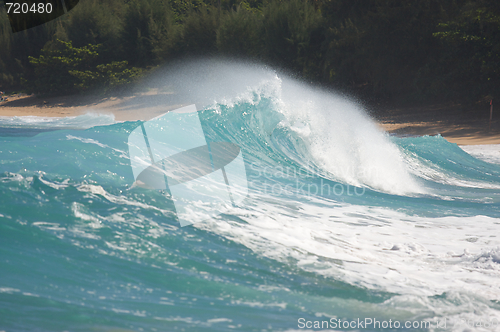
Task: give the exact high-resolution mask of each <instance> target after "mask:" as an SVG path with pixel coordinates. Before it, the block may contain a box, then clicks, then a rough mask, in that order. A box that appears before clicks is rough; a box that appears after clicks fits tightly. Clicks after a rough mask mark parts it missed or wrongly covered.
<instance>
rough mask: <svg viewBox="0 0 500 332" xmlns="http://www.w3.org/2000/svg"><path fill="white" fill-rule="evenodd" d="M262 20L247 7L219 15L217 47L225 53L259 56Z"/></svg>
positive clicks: (260, 51)
mask: <svg viewBox="0 0 500 332" xmlns="http://www.w3.org/2000/svg"><path fill="white" fill-rule="evenodd" d="M262 30H263V25H262V20H259V17H258V15H257V14H254V12H252V11H251V9H249V8H248V7H244V6H241V7H238V8H237V10H235V11H229V12H227V13H225V14H224V15H222V16H221V20H220V25H219V28H218V29H217V49H218V50H219V51H220V52H221V53H223V54H227V55H232V56H243V57H259V56H261V53H262V49H263V47H262V38H261V35H262Z"/></svg>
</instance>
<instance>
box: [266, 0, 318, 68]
mask: <svg viewBox="0 0 500 332" xmlns="http://www.w3.org/2000/svg"><path fill="white" fill-rule="evenodd" d="M322 21H323V20H322V16H321V13H320V12H319V11H318V10H316V9H315V8H314V6H313V5H312V4H311V3H310V2H308V1H303V0H289V1H274V2H271V3H269V4H268V5H267V6H265V7H264V8H263V26H264V31H263V44H264V45H263V46H264V54H265V57H266V58H267V59H268V60H270V61H271V62H273V63H274V64H276V65H280V66H283V67H286V68H289V69H292V70H293V71H296V72H299V73H303V74H307V73H308V72H309V71H310V70H311V69H310V68H309V67H311V66H314V64H315V63H316V62H317V59H316V58H317V57H318V56H320V54H319V52H320V49H319V48H320V46H321V45H320V43H321V41H322V33H323V31H322ZM306 76H309V75H306Z"/></svg>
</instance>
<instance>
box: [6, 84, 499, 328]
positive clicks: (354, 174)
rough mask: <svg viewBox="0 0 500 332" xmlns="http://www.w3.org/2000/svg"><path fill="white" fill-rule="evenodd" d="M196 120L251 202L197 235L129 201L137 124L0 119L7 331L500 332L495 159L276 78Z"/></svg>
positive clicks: (146, 201) (150, 201) (99, 119)
mask: <svg viewBox="0 0 500 332" xmlns="http://www.w3.org/2000/svg"><path fill="white" fill-rule="evenodd" d="M231 93H233V92H231ZM197 107H198V109H200V110H201V111H200V113H199V114H200V119H201V122H202V127H203V130H204V132H205V134H206V136H207V138H208V139H213V140H214V141H217V140H221V141H228V142H232V143H234V144H237V145H239V146H240V147H241V150H242V153H243V157H244V160H245V163H246V175H247V179H248V187H249V190H248V196H247V198H246V199H245V200H244V201H243V202H242V203H241V204H238V206H237V207H235V208H233V209H232V210H230V211H228V212H226V213H223V214H221V215H219V216H217V217H215V218H212V219H210V220H207V221H204V222H200V223H197V224H194V225H192V226H186V227H180V225H179V221H178V220H177V218H176V214H175V209H174V206H173V203H172V200H171V197H170V196H169V195H168V193H166V192H163V191H159V190H156V191H155V190H148V189H143V188H140V187H137V186H134V185H133V183H134V177H133V174H132V169H131V164H130V159H129V150H128V146H127V142H128V135H129V134H130V133H131V132H132V131H133V130H134V129H135V128H137V127H138V126H140V124H141V123H142V121H133V122H116V121H114V119H113V117H111V116H102V115H98V114H88V115H84V116H80V117H75V118H66V119H48V118H37V117H23V118H1V119H0V127H1V128H2V129H0V197H1V199H0V331H6V332H7V331H8V332H11V331H115V332H117V331H320V330H325V331H326V330H359V331H380V330H384V331H399V330H412V331H500V152H499V151H500V146H499V145H493V146H488V147H486V146H470V147H465V148H464V149H462V148H460V147H459V146H457V145H456V144H452V143H448V142H447V141H446V140H445V139H444V138H442V137H441V136H439V135H438V136H432V137H429V136H424V137H404V138H401V137H395V136H389V135H388V134H386V133H384V132H383V131H381V130H380V129H379V127H378V126H377V125H376V124H375V122H374V121H373V120H372V119H370V117H369V116H368V115H367V113H366V112H365V111H364V110H363V108H362V107H361V106H360V105H359V104H357V103H356V102H354V101H352V100H349V99H347V98H345V97H342V96H339V95H336V94H333V93H330V92H326V91H319V90H316V89H315V88H311V87H308V86H306V85H303V84H300V83H296V82H294V81H293V80H291V79H288V78H286V77H283V76H279V75H275V74H273V75H267V74H266V75H263V76H261V78H259V79H257V80H256V81H255V82H253V83H252V84H251V85H246V88H245V89H244V91H242V92H234V95H232V96H226V97H224V98H221V99H220V100H214V101H213V102H210V103H208V102H207V103H205V104H202V105H200V104H197ZM181 127H182V126H180V128H168V130H181V129H182V128H181ZM377 322H378V325H377ZM396 322H397V323H396ZM359 323H361V326H360V325H359ZM368 323H370V324H368ZM408 323H409V324H410V325H408ZM405 324H406V325H405Z"/></svg>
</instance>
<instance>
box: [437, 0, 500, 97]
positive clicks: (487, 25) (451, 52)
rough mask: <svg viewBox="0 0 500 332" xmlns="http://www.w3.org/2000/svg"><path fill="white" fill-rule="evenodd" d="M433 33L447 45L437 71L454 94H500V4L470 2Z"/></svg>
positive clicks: (492, 95) (472, 95)
mask: <svg viewBox="0 0 500 332" xmlns="http://www.w3.org/2000/svg"><path fill="white" fill-rule="evenodd" d="M439 29H440V31H438V32H435V33H434V34H433V35H434V36H435V37H436V38H438V39H440V40H441V41H442V42H443V44H444V50H443V53H442V58H441V61H440V62H441V63H442V67H441V70H439V71H438V72H437V73H438V74H439V76H438V77H439V79H440V80H442V81H444V82H446V84H447V85H448V87H449V88H450V89H449V91H450V92H449V94H450V95H451V97H458V96H460V95H461V96H466V98H467V99H468V101H470V102H473V101H476V100H477V99H479V98H480V97H481V96H484V95H488V96H490V97H500V5H498V3H492V2H489V1H469V2H467V3H466V4H465V5H464V6H463V7H462V10H461V11H460V12H459V14H458V15H457V16H456V17H454V19H453V20H450V21H447V22H443V23H440V24H439Z"/></svg>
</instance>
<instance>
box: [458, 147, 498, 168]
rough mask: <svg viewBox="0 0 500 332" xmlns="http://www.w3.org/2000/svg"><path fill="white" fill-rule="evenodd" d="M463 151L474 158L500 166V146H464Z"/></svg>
mask: <svg viewBox="0 0 500 332" xmlns="http://www.w3.org/2000/svg"><path fill="white" fill-rule="evenodd" d="M460 148H462V150H464V151H465V152H467V153H468V154H470V155H471V156H473V157H476V158H478V159H481V160H483V161H486V162H488V163H492V164H500V144H488V145H462V146H460Z"/></svg>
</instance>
